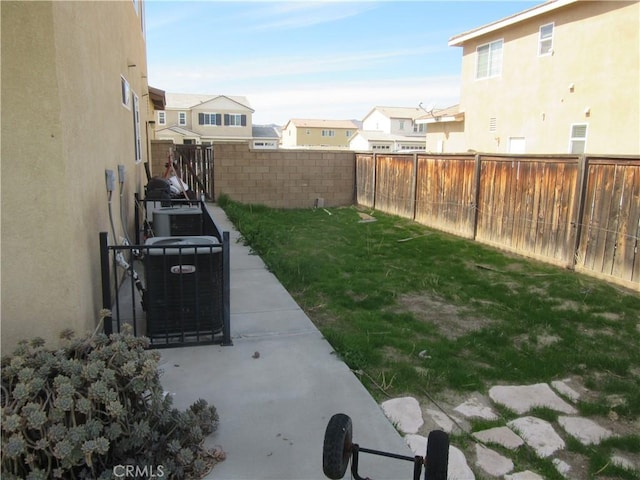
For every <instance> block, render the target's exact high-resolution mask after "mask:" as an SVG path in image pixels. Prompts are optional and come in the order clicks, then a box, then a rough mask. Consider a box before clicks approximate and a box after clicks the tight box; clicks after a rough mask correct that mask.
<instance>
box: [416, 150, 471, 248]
mask: <svg viewBox="0 0 640 480" xmlns="http://www.w3.org/2000/svg"><path fill="white" fill-rule="evenodd" d="M474 169H475V161H474V157H473V156H470V155H465V156H456V157H447V158H439V157H433V156H425V155H418V156H417V180H416V209H415V220H416V221H418V222H420V223H423V224H425V225H428V226H431V227H434V228H437V229H439V230H443V231H446V232H450V233H454V234H456V235H461V236H464V237H467V238H472V237H473V221H474V217H475V212H474V203H475V188H474V185H473V176H474Z"/></svg>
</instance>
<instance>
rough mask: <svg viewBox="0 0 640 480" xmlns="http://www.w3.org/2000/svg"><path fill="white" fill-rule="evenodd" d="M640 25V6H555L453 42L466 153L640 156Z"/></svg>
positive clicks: (571, 0)
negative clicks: (458, 59)
mask: <svg viewBox="0 0 640 480" xmlns="http://www.w3.org/2000/svg"><path fill="white" fill-rule="evenodd" d="M639 18H640V3H639V2H637V1H634V2H620V1H610V2H609V1H607V2H603V1H601V2H590V1H578V0H556V1H551V2H546V3H543V4H541V5H538V6H536V7H533V8H531V9H528V10H525V11H523V12H520V13H518V14H515V15H512V16H510V17H507V18H504V19H502V20H498V21H496V22H493V23H490V24H488V25H483V26H481V27H478V28H476V29H473V30H471V31H468V32H464V33H461V34H459V35H456V36H454V37H452V38H451V39H450V40H449V45H450V46H456V47H461V48H462V79H461V98H460V111H461V112H463V113H464V137H465V142H464V143H465V148H464V150H467V149H472V150H477V151H483V152H513V153H524V152H526V153H583V152H586V153H606V154H635V155H637V154H638V153H640V137H639V136H638V130H639V128H640V28H638V25H639V23H638V19H639ZM427 138H429V125H428V126H427ZM455 150H456V151H459V150H460V148H459V146H457V145H456V146H455ZM445 151H453V150H451V149H449V146H448V145H445Z"/></svg>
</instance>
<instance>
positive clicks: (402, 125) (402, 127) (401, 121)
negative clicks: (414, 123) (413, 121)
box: [399, 120, 404, 130]
mask: <svg viewBox="0 0 640 480" xmlns="http://www.w3.org/2000/svg"><path fill="white" fill-rule="evenodd" d="M399 128H400V130H404V120H400V122H399Z"/></svg>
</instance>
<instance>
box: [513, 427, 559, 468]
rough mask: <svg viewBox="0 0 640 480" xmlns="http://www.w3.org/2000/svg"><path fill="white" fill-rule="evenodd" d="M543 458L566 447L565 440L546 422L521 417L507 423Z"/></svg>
mask: <svg viewBox="0 0 640 480" xmlns="http://www.w3.org/2000/svg"><path fill="white" fill-rule="evenodd" d="M507 426H509V428H511V429H513V430H514V431H515V432H516V433H518V434H519V435H520V437H522V439H523V440H524V442H525V443H526V444H527V445H529V446H530V447H531V448H533V450H534V451H535V452H536V455H538V456H539V457H541V458H547V457H550V456H551V455H553V454H554V453H555V452H557V451H558V450H561V449H563V448H564V447H565V443H564V440H562V438H560V436H559V435H558V434H557V433H556V431H555V430H554V429H553V426H552V425H551V424H550V423H549V422H547V421H546V420H542V419H541V418H536V417H520V418H516V419H515V420H512V421H510V422H508V423H507Z"/></svg>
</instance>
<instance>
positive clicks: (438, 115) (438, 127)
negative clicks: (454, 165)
mask: <svg viewBox="0 0 640 480" xmlns="http://www.w3.org/2000/svg"><path fill="white" fill-rule="evenodd" d="M416 123H417V124H418V125H424V126H425V127H426V135H427V141H426V151H427V152H431V153H443V152H445V151H446V152H460V153H461V152H464V151H465V150H466V144H465V138H464V113H462V112H460V105H453V106H451V107H448V108H442V109H438V110H432V111H430V112H428V113H424V114H423V115H422V116H420V117H418V118H417V119H416Z"/></svg>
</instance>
